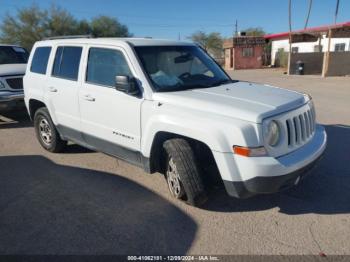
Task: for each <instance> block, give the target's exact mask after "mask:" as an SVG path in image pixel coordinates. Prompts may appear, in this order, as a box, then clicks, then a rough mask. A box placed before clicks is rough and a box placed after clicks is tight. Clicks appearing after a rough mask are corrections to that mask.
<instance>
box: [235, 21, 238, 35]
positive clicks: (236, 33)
mask: <svg viewBox="0 0 350 262" xmlns="http://www.w3.org/2000/svg"><path fill="white" fill-rule="evenodd" d="M237 35H238V21H237V19H236V23H235V36H237Z"/></svg>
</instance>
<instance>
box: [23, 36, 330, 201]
mask: <svg viewBox="0 0 350 262" xmlns="http://www.w3.org/2000/svg"><path fill="white" fill-rule="evenodd" d="M62 45H64V46H80V47H82V48H83V50H82V56H81V60H80V68H79V74H78V79H77V81H70V80H67V79H62V78H58V77H52V76H51V72H52V67H53V60H54V57H55V50H56V48H57V46H62ZM168 45H178V46H183V45H192V46H193V44H191V43H184V42H173V41H165V40H151V39H133V38H130V39H128V38H126V39H117V38H114V39H113V38H97V39H58V40H47V41H40V42H37V43H36V44H35V46H34V47H33V51H35V50H36V48H38V47H51V48H52V50H51V53H50V56H49V59H48V66H47V70H46V73H45V74H36V73H33V72H31V70H30V67H28V68H27V72H26V75H25V77H24V91H25V103H26V106H27V108H28V111H29V114H30V115H31V116H32V117H33V108H34V107H35V105H36V104H38V103H42V105H45V106H46V107H47V108H48V110H49V113H50V115H51V117H52V120H53V122H54V124H55V125H56V126H57V128H58V130H59V131H60V134H61V136H62V137H63V138H65V139H68V140H72V141H75V142H77V143H79V144H81V145H84V146H87V147H89V148H93V149H97V150H100V151H103V152H105V153H108V154H111V155H115V156H117V157H119V158H121V159H124V160H127V161H129V162H131V163H134V164H137V165H139V166H142V167H144V168H145V170H146V171H148V172H150V173H152V172H154V171H156V170H154V169H153V168H152V167H153V164H152V161H153V159H154V157H155V156H152V150H153V147H154V144H155V140H156V138H157V136H158V135H159V134H160V133H166V134H174V135H178V136H182V137H186V138H190V139H194V140H196V141H200V142H201V143H203V144H205V145H206V146H207V147H209V149H210V150H211V152H212V154H213V157H214V159H215V163H216V165H217V167H218V170H219V172H220V175H221V178H222V180H223V181H224V184H225V187H226V190H227V192H228V193H229V194H230V195H231V196H236V197H248V196H251V195H254V194H257V193H270V192H276V191H278V190H281V189H282V188H283V187H284V186H285V183H286V182H288V183H287V184H288V185H290V184H296V183H298V181H299V179H300V176H301V175H303V173H304V171H305V170H306V169H308V168H309V167H310V165H311V164H313V163H314V162H315V160H316V159H318V158H319V157H320V156H321V155H322V153H323V151H324V149H325V147H326V140H327V136H326V133H325V130H324V128H323V127H322V126H320V125H316V123H315V113H314V109H313V104H312V101H310V98H309V96H307V95H304V94H300V93H297V92H294V91H289V90H286V89H281V88H277V87H273V86H269V85H259V84H255V83H249V82H236V83H229V84H223V85H221V86H217V87H212V88H205V89H194V90H186V91H178V92H161V93H160V92H154V90H153V88H152V84H151V83H150V81H149V79H148V77H147V75H146V73H145V71H144V69H143V68H142V66H141V65H140V61H139V59H138V57H137V55H136V53H135V51H134V50H133V47H134V46H168ZM92 47H97V48H108V49H116V50H119V51H121V52H122V54H123V55H124V57H125V59H126V61H127V63H128V65H129V68H130V70H131V72H132V74H133V75H134V77H135V78H136V79H137V80H138V82H139V85H140V88H141V92H142V96H141V97H134V96H131V95H129V94H126V93H123V92H119V91H116V90H115V89H113V88H101V86H99V85H95V84H91V83H88V82H86V81H85V79H86V67H87V57H88V52H89V48H92ZM33 53H34V52H32V53H31V55H30V58H29V65H30V64H31V61H32V59H33ZM299 116H302V117H301V118H299ZM296 117H297V118H298V119H301V120H300V122H299V126H295V128H294V127H293V129H292V128H291V126H289V128H288V127H287V125H286V123H287V121H289V123H291V124H293V125H294V123H295V122H293V119H294V118H296ZM271 119H273V120H275V121H278V123H280V127H281V131H280V132H281V142H280V143H279V144H278V145H277V146H275V147H271V146H269V144H267V142H266V141H264V135H263V127H264V125H265V124H266V123H267V122H268V121H270V120H271ZM290 121H292V122H290ZM298 121H299V120H298ZM301 125H302V126H301ZM299 127H300V128H299ZM302 127H303V128H302ZM293 130H294V131H293ZM288 132H289V133H288ZM296 132H297V133H296ZM293 134H294V137H293ZM297 134H299V136H300V137H299V140H298V141H297V140H296V135H297ZM301 135H302V136H301ZM287 136H288V137H289V138H288V139H287ZM288 141H289V142H288ZM234 146H240V147H249V148H264V149H265V150H266V152H267V153H266V155H264V156H257V157H247V156H242V155H238V154H235V153H234V152H233V147H234ZM291 179H292V180H293V181H289V180H291Z"/></svg>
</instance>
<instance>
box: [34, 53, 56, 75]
mask: <svg viewBox="0 0 350 262" xmlns="http://www.w3.org/2000/svg"><path fill="white" fill-rule="evenodd" d="M50 52H51V47H48V46H47V47H38V48H37V49H35V52H34V56H33V59H32V65H31V67H30V71H31V72H34V73H39V74H44V75H45V74H46V68H47V62H48V60H49V56H50Z"/></svg>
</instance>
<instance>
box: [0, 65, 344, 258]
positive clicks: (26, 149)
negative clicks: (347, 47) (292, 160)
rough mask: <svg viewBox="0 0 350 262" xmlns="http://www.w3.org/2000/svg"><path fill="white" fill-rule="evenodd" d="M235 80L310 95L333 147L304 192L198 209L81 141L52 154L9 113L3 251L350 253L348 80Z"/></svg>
mask: <svg viewBox="0 0 350 262" xmlns="http://www.w3.org/2000/svg"><path fill="white" fill-rule="evenodd" d="M233 74H234V78H237V79H246V80H252V81H256V82H268V83H270V84H275V85H280V86H282V87H288V88H292V89H295V90H302V91H305V92H308V93H311V94H312V95H313V97H314V100H315V103H316V106H317V109H318V120H319V121H320V122H321V123H324V124H325V125H326V128H327V132H328V135H329V146H328V148H327V151H326V153H325V157H324V158H323V160H322V162H321V163H320V165H319V166H318V168H317V169H315V170H314V172H313V174H311V175H310V176H309V178H308V179H306V180H304V181H303V182H302V183H301V184H300V185H299V186H298V187H296V188H294V189H292V190H289V191H287V192H283V193H279V194H275V195H269V196H259V197H255V198H252V199H247V200H238V199H232V198H229V197H227V196H226V194H225V192H224V191H223V190H218V191H217V192H215V193H213V194H212V195H211V198H210V200H209V202H208V204H207V205H206V206H205V207H204V208H203V209H198V208H193V207H189V206H187V205H185V204H183V203H180V202H177V201H173V200H172V199H171V198H170V197H169V195H168V192H167V187H166V184H165V183H164V178H163V177H162V176H161V175H159V174H155V175H145V174H144V173H143V172H142V170H140V169H139V168H136V167H133V166H130V165H128V164H126V163H124V162H122V161H118V160H116V159H114V158H112V157H109V156H106V155H103V154H101V153H96V152H92V151H89V150H85V149H83V148H81V147H79V146H75V145H70V146H69V148H68V151H67V152H66V153H64V154H50V153H47V152H45V151H44V150H43V149H41V147H40V146H39V144H38V143H37V141H36V139H35V137H34V131H33V128H32V127H31V123H30V122H29V121H28V119H27V118H26V116H25V114H20V113H19V114H5V115H2V116H0V254H14V253H15V254H118V253H119V254H120V253H124V254H125V253H127V254H140V253H141V254H144V253H156V254H162V253H163V254H164V253H172V254H185V253H187V254H203V253H206V254H318V253H319V252H321V251H322V252H324V253H326V254H350V241H349V239H350V216H349V212H350V154H349V151H350V127H349V125H350V105H349V104H348V101H350V84H349V83H350V80H349V78H332V79H326V80H324V79H321V78H318V77H309V76H305V77H297V76H295V77H292V76H284V75H283V74H281V73H280V72H278V71H273V70H267V71H262V70H254V71H239V72H237V73H236V72H235V73H233Z"/></svg>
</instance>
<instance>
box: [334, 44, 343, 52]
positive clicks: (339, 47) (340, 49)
mask: <svg viewBox="0 0 350 262" xmlns="http://www.w3.org/2000/svg"><path fill="white" fill-rule="evenodd" d="M334 51H335V52H344V51H345V43H340V44H335V46H334Z"/></svg>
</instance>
